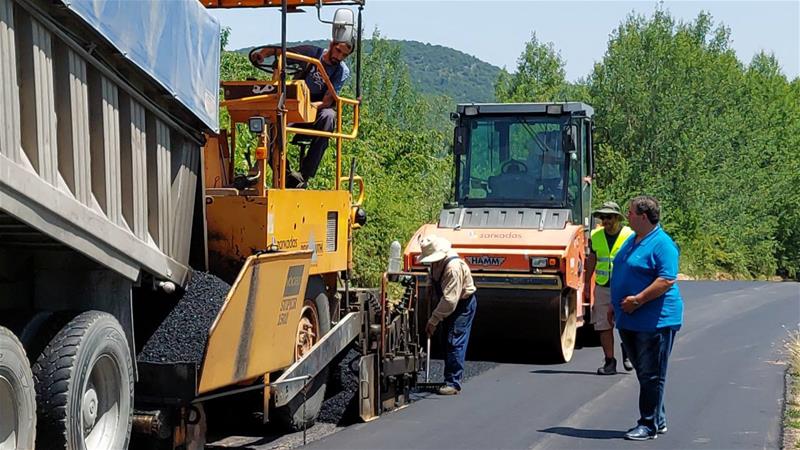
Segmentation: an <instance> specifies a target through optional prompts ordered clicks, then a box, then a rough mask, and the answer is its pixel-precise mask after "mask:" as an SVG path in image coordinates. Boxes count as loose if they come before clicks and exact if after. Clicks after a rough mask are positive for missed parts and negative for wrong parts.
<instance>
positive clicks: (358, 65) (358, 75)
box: [356, 5, 364, 101]
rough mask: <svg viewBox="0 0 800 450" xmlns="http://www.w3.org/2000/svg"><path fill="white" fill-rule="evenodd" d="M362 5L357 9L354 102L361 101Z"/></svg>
mask: <svg viewBox="0 0 800 450" xmlns="http://www.w3.org/2000/svg"><path fill="white" fill-rule="evenodd" d="M363 10H364V5H361V6H359V7H358V30H357V31H356V33H357V35H358V40H357V42H358V48H357V49H356V100H358V101H361V37H362V36H361V12H362V11H363Z"/></svg>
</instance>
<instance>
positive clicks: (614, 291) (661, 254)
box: [611, 225, 683, 331]
mask: <svg viewBox="0 0 800 450" xmlns="http://www.w3.org/2000/svg"><path fill="white" fill-rule="evenodd" d="M635 241H636V235H633V236H631V237H630V238H629V239H628V240H627V241H625V243H624V244H622V247H620V249H619V251H618V252H617V255H616V256H615V257H614V268H613V271H612V272H611V305H612V306H613V307H614V319H615V321H616V323H617V328H619V329H621V330H632V331H655V330H656V329H658V328H665V327H670V328H675V329H678V328H680V326H681V324H682V323H683V299H682V298H681V293H680V291H679V290H678V285H677V283H676V284H673V285H672V287H670V288H669V290H668V291H667V292H665V293H664V294H662V295H661V296H660V297H657V298H654V299H653V300H650V301H649V302H647V303H645V304H644V305H642V306H640V307H639V308H637V309H636V310H635V311H634V312H633V313H631V314H628V313H626V312H624V311H622V306H620V304H621V303H622V299H624V298H625V297H627V296H629V295H636V294H638V293H639V292H642V291H643V290H644V289H645V288H646V287H647V286H650V285H651V284H652V283H653V281H655V279H656V278H664V279H667V280H674V279H676V278H677V277H678V258H679V255H680V252H679V251H678V246H677V245H675V242H674V241H673V240H672V238H670V237H669V235H668V234H667V233H666V232H665V231H664V230H663V229H662V228H661V226H660V225H659V226H656V228H655V229H653V231H651V232H650V233H648V234H647V236H645V237H644V239H642V240H641V241H639V243H636V242H635Z"/></svg>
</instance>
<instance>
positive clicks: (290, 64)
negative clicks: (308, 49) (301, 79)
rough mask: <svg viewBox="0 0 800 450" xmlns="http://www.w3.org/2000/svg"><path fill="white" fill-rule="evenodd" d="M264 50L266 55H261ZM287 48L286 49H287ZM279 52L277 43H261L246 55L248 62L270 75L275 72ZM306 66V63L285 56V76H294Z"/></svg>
mask: <svg viewBox="0 0 800 450" xmlns="http://www.w3.org/2000/svg"><path fill="white" fill-rule="evenodd" d="M264 50H266V53H267V55H266V56H263V57H262V56H261V54H262V52H263V51H264ZM287 50H288V49H287ZM280 54H281V47H280V46H277V45H262V46H261V47H254V48H253V49H251V50H250V53H249V54H248V55H247V59H249V60H250V64H252V65H253V67H255V68H256V69H258V70H262V71H264V72H266V73H268V74H270V75H272V74H273V73H274V72H275V68H277V67H278V57H279V56H280ZM305 68H306V63H305V62H303V61H298V60H294V59H290V58H286V76H289V77H290V76H294V75H295V74H298V73H300V72H302V71H303V70H304V69H305Z"/></svg>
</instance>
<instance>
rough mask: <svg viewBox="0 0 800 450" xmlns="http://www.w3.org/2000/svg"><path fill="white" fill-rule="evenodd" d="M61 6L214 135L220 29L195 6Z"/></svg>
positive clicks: (87, 1)
mask: <svg viewBox="0 0 800 450" xmlns="http://www.w3.org/2000/svg"><path fill="white" fill-rule="evenodd" d="M61 1H62V2H63V3H64V4H65V5H66V6H67V7H69V8H70V9H71V10H72V11H74V12H75V13H77V14H78V15H79V16H80V17H81V18H82V19H83V20H85V21H86V22H87V23H88V24H89V25H91V26H92V27H93V28H95V29H96V30H97V31H98V32H100V34H102V35H103V37H105V38H106V39H107V40H108V41H109V42H111V44H112V45H114V46H115V47H116V48H117V50H119V51H120V52H121V53H122V54H124V55H125V57H126V58H128V59H129V60H130V61H132V62H133V63H134V64H136V65H137V66H138V67H139V68H141V69H142V70H144V71H145V72H147V74H149V75H150V76H151V77H152V78H153V79H154V80H155V81H157V82H158V83H160V84H161V85H162V86H163V87H164V88H165V89H167V90H168V91H169V92H170V93H171V94H172V95H173V96H174V97H175V99H176V100H177V101H179V102H180V103H182V104H183V105H184V106H185V107H186V108H188V109H189V110H190V111H191V112H192V113H194V115H196V116H197V118H198V119H200V120H201V121H202V122H203V123H204V124H206V125H207V126H208V127H209V128H210V129H211V130H214V131H218V129H219V115H218V110H219V98H218V97H219V61H220V26H219V22H217V20H216V19H214V18H213V17H211V15H210V14H208V12H207V11H206V9H205V8H204V7H203V6H202V5H201V4H200V2H199V1H197V0H61Z"/></svg>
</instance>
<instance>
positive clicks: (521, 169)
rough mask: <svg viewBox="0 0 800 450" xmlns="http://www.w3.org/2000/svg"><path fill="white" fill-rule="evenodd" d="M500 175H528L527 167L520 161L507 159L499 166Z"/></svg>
mask: <svg viewBox="0 0 800 450" xmlns="http://www.w3.org/2000/svg"><path fill="white" fill-rule="evenodd" d="M500 173H528V166H526V165H525V163H524V162H522V161H519V160H516V159H509V160H508V161H506V162H504V163H503V165H502V166H500Z"/></svg>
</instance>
